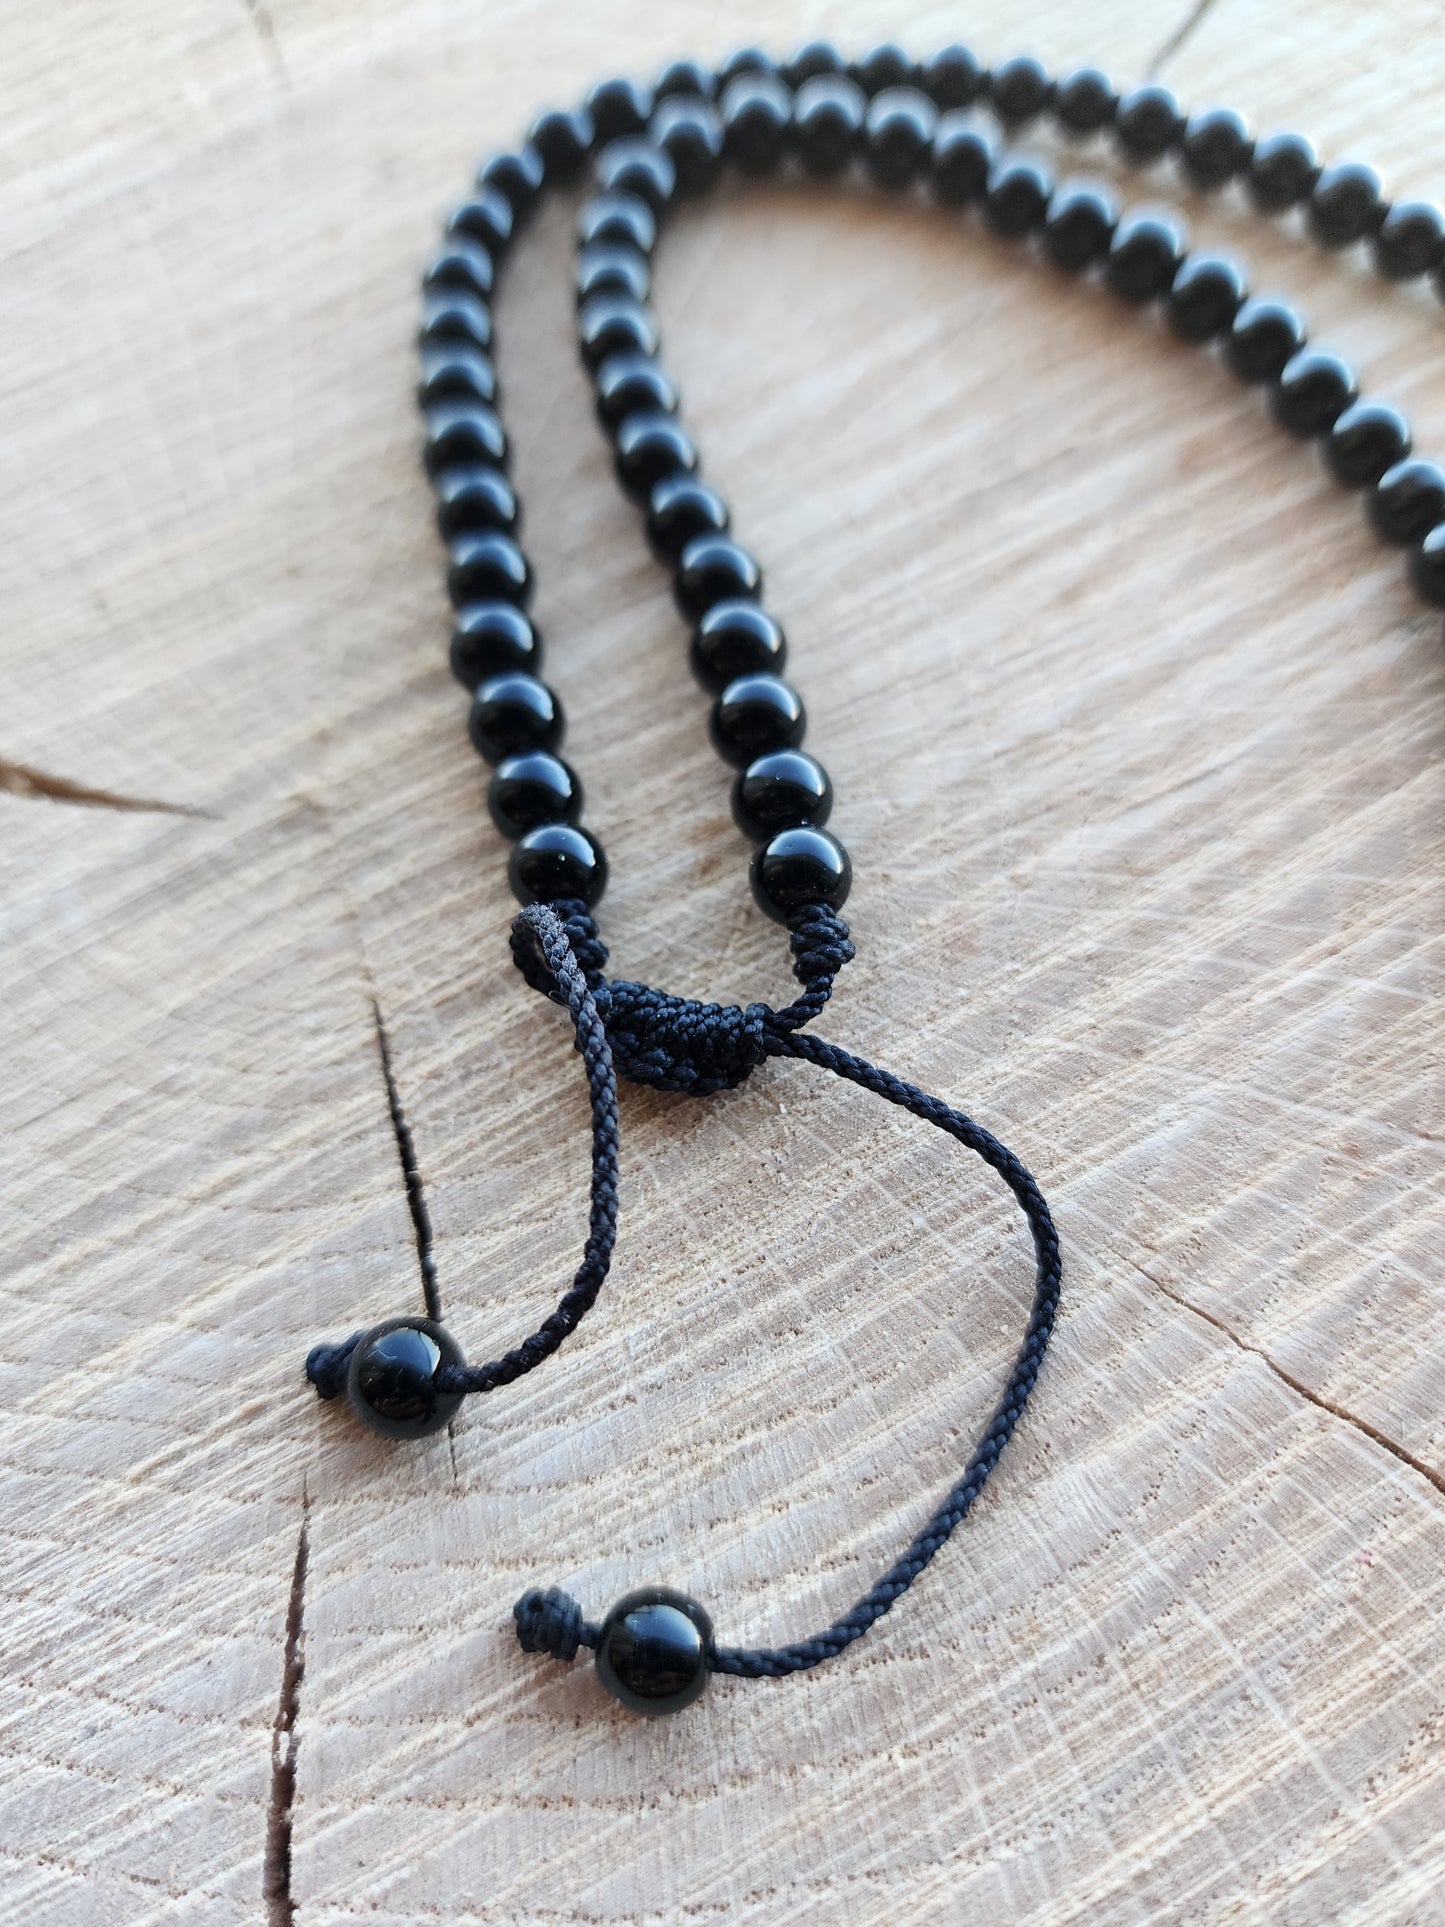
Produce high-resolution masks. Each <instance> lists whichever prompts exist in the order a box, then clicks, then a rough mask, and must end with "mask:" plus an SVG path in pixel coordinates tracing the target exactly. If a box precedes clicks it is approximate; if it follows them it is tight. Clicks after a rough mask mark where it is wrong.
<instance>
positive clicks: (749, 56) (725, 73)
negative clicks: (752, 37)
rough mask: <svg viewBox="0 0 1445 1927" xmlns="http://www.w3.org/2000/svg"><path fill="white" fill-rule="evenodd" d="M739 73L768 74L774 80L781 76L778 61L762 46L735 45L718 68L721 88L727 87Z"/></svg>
mask: <svg viewBox="0 0 1445 1927" xmlns="http://www.w3.org/2000/svg"><path fill="white" fill-rule="evenodd" d="M739 74H766V75H767V76H768V77H769V79H774V80H776V79H778V78H779V77H780V76H779V73H778V63H777V61H776V60H774V59H773V56H772V55H771V54H770V53H767V52H765V51H764V50H763V48H761V47H734V48H733V50H732V52H731V53H730V54H729V55H728V56H727V58H726V59H725V60H724V61H723V63H722V65H721V66H720V67H719V68H718V70H717V79H718V87H719V89H720V90H721V89H724V88H726V87H727V85H728V83H729V82H730V81H734V80H736V79H737V77H738V75H739Z"/></svg>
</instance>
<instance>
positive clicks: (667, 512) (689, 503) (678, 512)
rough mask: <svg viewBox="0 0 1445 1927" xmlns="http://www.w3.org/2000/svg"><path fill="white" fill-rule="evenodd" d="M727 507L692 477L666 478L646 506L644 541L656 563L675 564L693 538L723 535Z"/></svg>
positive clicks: (727, 522) (675, 476)
mask: <svg viewBox="0 0 1445 1927" xmlns="http://www.w3.org/2000/svg"><path fill="white" fill-rule="evenodd" d="M728 524H729V516H728V506H727V503H726V502H725V501H724V500H723V499H722V497H721V496H720V495H719V494H718V493H717V491H716V489H711V488H709V487H708V486H707V484H706V483H705V482H700V481H698V479H697V477H696V476H695V475H669V476H667V477H666V478H665V479H664V480H663V481H661V482H659V483H658V484H657V487H656V488H655V489H654V490H653V491H652V494H651V496H650V497H649V499H648V504H647V524H646V527H647V542H648V547H649V548H650V549H651V550H652V553H653V554H654V555H655V556H656V557H657V559H658V561H659V562H666V563H670V564H675V563H676V562H677V560H678V557H679V556H680V555H681V554H682V552H683V550H684V549H685V548H686V547H687V545H688V543H689V542H691V541H692V540H693V539H694V537H696V536H699V535H726V533H727V530H728Z"/></svg>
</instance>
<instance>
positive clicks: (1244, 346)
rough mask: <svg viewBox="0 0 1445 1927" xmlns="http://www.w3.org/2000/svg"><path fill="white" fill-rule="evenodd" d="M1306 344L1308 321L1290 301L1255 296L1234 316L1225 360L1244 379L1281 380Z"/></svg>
mask: <svg viewBox="0 0 1445 1927" xmlns="http://www.w3.org/2000/svg"><path fill="white" fill-rule="evenodd" d="M1304 344H1305V324H1304V322H1303V320H1302V319H1301V317H1300V315H1299V313H1298V311H1297V310H1296V309H1294V308H1292V307H1291V306H1290V304H1289V302H1287V301H1280V300H1276V299H1275V298H1274V297H1273V296H1270V295H1255V296H1254V297H1253V298H1252V299H1250V300H1248V301H1246V302H1245V304H1244V306H1243V307H1242V308H1241V309H1240V311H1239V313H1238V314H1237V315H1236V316H1235V317H1234V324H1233V326H1232V327H1231V328H1230V330H1229V334H1228V337H1227V338H1226V340H1225V344H1224V359H1225V361H1226V362H1227V363H1228V364H1229V366H1230V367H1231V368H1232V369H1233V371H1234V373H1235V374H1236V375H1238V376H1239V379H1240V380H1241V381H1278V380H1279V377H1280V376H1281V375H1282V374H1283V373H1284V370H1285V364H1286V363H1287V362H1288V361H1289V360H1290V358H1291V357H1292V356H1293V355H1296V354H1298V353H1299V351H1300V349H1301V348H1303V346H1304Z"/></svg>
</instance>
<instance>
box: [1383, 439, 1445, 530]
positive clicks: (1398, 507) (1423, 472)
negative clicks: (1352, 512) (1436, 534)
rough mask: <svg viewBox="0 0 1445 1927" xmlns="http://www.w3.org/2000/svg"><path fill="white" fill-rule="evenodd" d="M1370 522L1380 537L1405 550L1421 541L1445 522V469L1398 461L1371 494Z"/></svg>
mask: <svg viewBox="0 0 1445 1927" xmlns="http://www.w3.org/2000/svg"><path fill="white" fill-rule="evenodd" d="M1369 512H1370V521H1371V522H1372V523H1373V525H1374V528H1375V532H1376V534H1378V535H1380V536H1382V537H1383V538H1384V540H1385V541H1386V542H1392V543H1394V544H1395V545H1396V547H1400V548H1403V547H1404V546H1405V545H1406V544H1407V543H1409V542H1419V541H1421V540H1423V538H1424V537H1425V536H1427V535H1428V534H1429V533H1430V531H1431V529H1433V528H1434V527H1435V525H1436V523H1437V522H1441V521H1445V469H1441V468H1438V467H1437V466H1436V465H1435V463H1434V462H1425V461H1421V460H1420V459H1419V458H1418V457H1417V458H1416V459H1415V460H1413V461H1408V462H1397V463H1396V464H1395V466H1394V467H1393V468H1392V469H1387V470H1386V472H1385V473H1384V474H1383V475H1382V476H1381V477H1380V479H1379V482H1378V484H1377V485H1376V486H1375V488H1373V489H1372V490H1371V491H1370V496H1369Z"/></svg>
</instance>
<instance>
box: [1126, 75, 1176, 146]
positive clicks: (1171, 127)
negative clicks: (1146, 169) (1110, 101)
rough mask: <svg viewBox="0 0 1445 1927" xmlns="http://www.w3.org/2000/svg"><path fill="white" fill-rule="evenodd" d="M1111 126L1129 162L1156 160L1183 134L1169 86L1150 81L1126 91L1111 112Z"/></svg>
mask: <svg viewBox="0 0 1445 1927" xmlns="http://www.w3.org/2000/svg"><path fill="white" fill-rule="evenodd" d="M1114 128H1115V132H1116V133H1117V134H1118V136H1119V145H1120V146H1121V147H1122V148H1123V150H1124V152H1125V153H1126V154H1127V155H1128V156H1129V158H1130V160H1131V161H1157V160H1158V159H1159V158H1160V157H1161V155H1164V154H1167V153H1168V152H1169V149H1170V148H1171V147H1172V146H1173V145H1174V143H1175V141H1177V140H1178V138H1179V136H1180V135H1181V134H1182V133H1183V131H1184V116H1183V114H1182V113H1181V112H1180V109H1179V102H1178V101H1177V100H1176V99H1175V98H1174V96H1173V94H1172V93H1171V92H1170V91H1169V89H1168V88H1167V87H1161V86H1159V85H1158V84H1157V82H1154V81H1150V82H1149V83H1148V85H1146V86H1143V87H1136V88H1134V90H1133V91H1132V93H1128V94H1125V96H1124V98H1123V99H1122V100H1121V101H1120V102H1119V106H1118V110H1117V112H1116V113H1115V115H1114Z"/></svg>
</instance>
